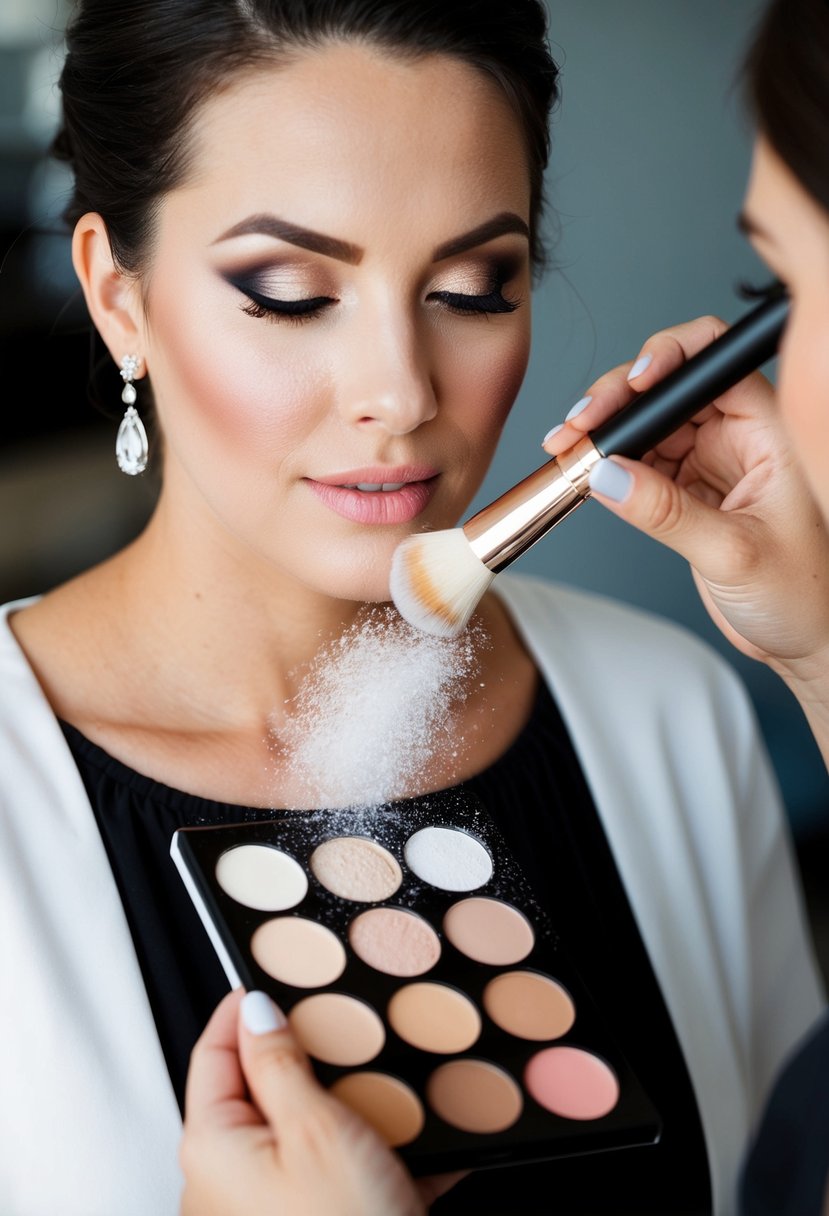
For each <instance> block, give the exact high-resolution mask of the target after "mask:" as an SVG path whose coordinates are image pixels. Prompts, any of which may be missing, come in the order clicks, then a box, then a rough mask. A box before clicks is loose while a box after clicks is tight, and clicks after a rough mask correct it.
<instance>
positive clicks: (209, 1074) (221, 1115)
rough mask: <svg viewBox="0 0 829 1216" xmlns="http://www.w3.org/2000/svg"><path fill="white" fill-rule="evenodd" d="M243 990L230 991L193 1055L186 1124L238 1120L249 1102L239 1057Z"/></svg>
mask: <svg viewBox="0 0 829 1216" xmlns="http://www.w3.org/2000/svg"><path fill="white" fill-rule="evenodd" d="M242 996H243V991H242V989H241V988H236V989H234V990H233V991H232V992H229V993H228V994H227V996H225V997H224V998H223V999H222V1000H221V1001H220V1002H219V1004H218V1005H217V1006H216V1008H215V1010H214V1011H213V1013H212V1015H211V1017H210V1020H209V1021H208V1023H207V1025H206V1026H205V1028H204V1030H203V1031H202V1034H201V1035H200V1037H199V1039H198V1040H197V1042H196V1045H195V1047H194V1048H193V1051H192V1054H191V1056H190V1066H189V1070H188V1073H187V1085H186V1089H185V1097H184V1109H185V1122H186V1123H187V1125H188V1127H189V1128H190V1129H191V1131H192V1130H197V1129H198V1128H199V1127H201V1126H203V1125H211V1126H212V1125H216V1124H217V1123H222V1124H226V1123H228V1122H234V1121H238V1119H239V1116H240V1113H241V1108H240V1104H243V1105H248V1104H247V1103H246V1089H245V1080H244V1077H243V1075H242V1069H241V1065H240V1063H239V1054H238V1031H237V1025H238V1019H239V1004H240V1001H241V999H242Z"/></svg>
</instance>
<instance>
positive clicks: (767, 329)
mask: <svg viewBox="0 0 829 1216" xmlns="http://www.w3.org/2000/svg"><path fill="white" fill-rule="evenodd" d="M788 314H789V298H788V296H787V295H786V294H785V293H781V294H779V295H778V294H775V296H773V297H772V298H771V299H769V300H765V301H764V302H763V303H762V304H759V305H758V306H757V307H756V308H753V309H752V310H751V312H749V313H747V314H746V315H745V316H744V317H742V318H741V319H740V320H739V321H735V323H734V324H733V325H732V326H730V327H729V328H728V329H727V330H726V331H725V333H724V334H721V335H720V337H719V338H715V339H714V341H713V342H711V343H710V345H708V346H706V347H704V348H703V349H702V350H701V351H699V352H698V353H697V354H696V355H694V356H693V357H692V358H690V359H689V360H688V362H687V363H684V364H683V365H682V367H678V368H677V369H676V371H674V372H671V373H670V375H668V376H666V377H665V379H664V380H660V381H659V383H658V384H655V385H654V387H653V388H651V389H648V391H647V392H645V393H642V395H641V397H638V398H637V399H636V400H635V401H633V402H631V404H630V405H629V406H628V407H627V408H626V409H623V410H622V411H621V412H620V413H618V414H616V415H615V416H614V417H613V418H610V419H608V421H607V422H604V423H602V425H601V426H599V427H597V428H596V430H595V431H591V432H590V438H591V439H592V440H593V443H594V444H595V445H596V447H597V448H598V449H599V451H600V452H601V454H602V455H603V456H612V455H618V456H630V457H632V458H633V459H635V460H638V459H639V457H640V456H644V454H645V452H648V451H650V449H651V448H652V447H655V445H656V444H657V443H659V442H660V441H661V440H663V439H665V438H667V436H668V435H670V434H672V433H673V432H674V431H676V430H678V429H679V427H680V426H682V424H683V422H687V421H688V419H689V418H693V416H694V414H696V413H698V412H699V411H700V410H701V409H702V408H703V406H706V405H708V403H709V402H711V401H713V400H714V398H715V397H718V396H719V394H720V393H724V392H725V391H726V389H729V388H731V387H732V386H733V385H735V384H737V383H738V382H739V381H740V380H742V379H743V378H744V377H745V376H747V375H749V373H750V372H753V371H755V370H756V369H757V368H758V367H760V365H761V364H763V363H765V362H766V360H767V359H770V358H771V357H772V356H773V355H774V354H776V352H777V348H778V345H779V343H780V337H781V334H782V333H783V329H784V327H785V324H786V318H787V317H788Z"/></svg>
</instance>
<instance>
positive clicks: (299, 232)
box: [213, 215, 363, 266]
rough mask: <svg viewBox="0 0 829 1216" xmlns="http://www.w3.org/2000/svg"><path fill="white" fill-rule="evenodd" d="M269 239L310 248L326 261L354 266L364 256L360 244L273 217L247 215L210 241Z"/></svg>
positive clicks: (216, 243)
mask: <svg viewBox="0 0 829 1216" xmlns="http://www.w3.org/2000/svg"><path fill="white" fill-rule="evenodd" d="M251 234H253V235H255V236H272V237H274V238H275V239H276V240H278V241H287V242H288V244H289V245H298V246H299V248H300V249H310V250H311V252H312V253H323V254H325V256H326V257H328V258H336V259H337V261H339V262H348V263H349V265H351V266H356V265H357V264H358V263H359V261H360V259H361V258H362V256H363V250H362V249H361V248H360V247H359V245H352V244H351V243H350V241H341V240H340V239H339V237H336V236H325V235H324V234H323V233H322V232H312V231H311V229H310V228H301V227H300V226H299V225H298V224H290V223H288V221H287V220H280V219H278V218H277V217H276V216H275V215H249V216H248V218H247V219H246V220H241V221H240V222H239V223H238V224H234V225H233V227H232V228H228V230H227V232H223V233H222V235H221V236H220V237H217V238H216V240H215V241H214V242H213V244H214V245H218V244H219V242H220V241H229V240H232V238H233V237H236V236H250V235H251Z"/></svg>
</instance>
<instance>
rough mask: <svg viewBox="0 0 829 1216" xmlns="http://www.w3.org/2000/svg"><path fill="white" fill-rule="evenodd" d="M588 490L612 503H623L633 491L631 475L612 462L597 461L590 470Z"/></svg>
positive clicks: (608, 460) (606, 460)
mask: <svg viewBox="0 0 829 1216" xmlns="http://www.w3.org/2000/svg"><path fill="white" fill-rule="evenodd" d="M590 489H591V490H595V491H596V493H597V494H604V496H605V498H610V499H612V501H613V502H624V501H625V499H626V498H627V497H628V495H629V494H630V492H631V490H632V489H633V475H632V474H631V473H629V472H628V470H627V469H623V468H622V466H621V465H620V464H616V462H615V461H614V460H610V459H609V458H605V459H603V460H599V461H598V462H597V463H596V464H594V465H593V468H592V469H591V470H590Z"/></svg>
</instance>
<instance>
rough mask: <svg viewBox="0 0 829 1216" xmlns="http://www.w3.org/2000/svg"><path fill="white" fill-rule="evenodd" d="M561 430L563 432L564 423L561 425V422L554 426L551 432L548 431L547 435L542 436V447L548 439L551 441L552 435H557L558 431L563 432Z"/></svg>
mask: <svg viewBox="0 0 829 1216" xmlns="http://www.w3.org/2000/svg"><path fill="white" fill-rule="evenodd" d="M563 430H564V423H563V422H560V423H559V424H558V426H554V427H552V429H551V430H549V431H548V432H547V434H546V435H545V436H544V438H543V439H542V440H541V443H542V445H543V444H545V443H546V442H547V440H548V439H552V437H553V435H557V434H558V433H559V431H563Z"/></svg>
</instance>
